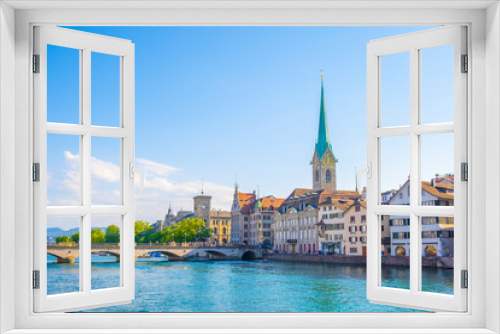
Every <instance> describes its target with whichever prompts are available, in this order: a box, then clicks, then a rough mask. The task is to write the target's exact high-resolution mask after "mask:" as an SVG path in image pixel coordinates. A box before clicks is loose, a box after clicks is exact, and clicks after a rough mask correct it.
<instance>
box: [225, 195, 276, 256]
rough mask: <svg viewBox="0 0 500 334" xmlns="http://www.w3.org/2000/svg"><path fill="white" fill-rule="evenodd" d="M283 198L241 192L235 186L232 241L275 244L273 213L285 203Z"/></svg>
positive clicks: (235, 242) (232, 210)
mask: <svg viewBox="0 0 500 334" xmlns="http://www.w3.org/2000/svg"><path fill="white" fill-rule="evenodd" d="M283 201H284V199H283V198H275V197H274V196H265V197H262V198H259V196H257V195H256V194H255V191H254V192H253V193H241V192H239V191H238V186H235V188H234V196H233V205H232V208H231V222H232V226H231V243H233V244H247V245H264V246H266V247H270V248H272V245H273V244H274V229H273V223H274V219H273V214H274V212H275V211H276V209H277V208H279V207H280V205H281V203H283Z"/></svg>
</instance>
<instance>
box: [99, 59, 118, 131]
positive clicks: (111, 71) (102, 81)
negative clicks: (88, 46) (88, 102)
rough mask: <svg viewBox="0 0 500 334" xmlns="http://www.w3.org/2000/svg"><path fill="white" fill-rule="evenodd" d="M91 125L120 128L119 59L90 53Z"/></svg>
mask: <svg viewBox="0 0 500 334" xmlns="http://www.w3.org/2000/svg"><path fill="white" fill-rule="evenodd" d="M92 125H100V126H113V127H119V126H120V57H118V56H113V55H107V54H103V53H97V52H92Z"/></svg>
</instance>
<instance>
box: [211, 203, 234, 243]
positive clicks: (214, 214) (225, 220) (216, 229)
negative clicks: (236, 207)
mask: <svg viewBox="0 0 500 334" xmlns="http://www.w3.org/2000/svg"><path fill="white" fill-rule="evenodd" d="M210 231H211V233H212V236H211V242H213V243H216V244H219V245H227V244H229V243H230V242H231V212H229V211H222V210H210Z"/></svg>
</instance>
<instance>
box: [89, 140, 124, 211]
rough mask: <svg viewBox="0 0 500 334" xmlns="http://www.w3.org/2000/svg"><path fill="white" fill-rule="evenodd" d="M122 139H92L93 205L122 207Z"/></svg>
mask: <svg viewBox="0 0 500 334" xmlns="http://www.w3.org/2000/svg"><path fill="white" fill-rule="evenodd" d="M120 142H121V140H120V138H108V137H92V144H91V145H92V158H91V165H90V171H91V174H92V205H120V204H121V203H122V201H121V185H120V179H121V164H120V152H121V148H120Z"/></svg>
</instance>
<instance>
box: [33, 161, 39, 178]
mask: <svg viewBox="0 0 500 334" xmlns="http://www.w3.org/2000/svg"><path fill="white" fill-rule="evenodd" d="M33 181H34V182H40V163H38V162H35V163H34V164H33Z"/></svg>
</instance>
